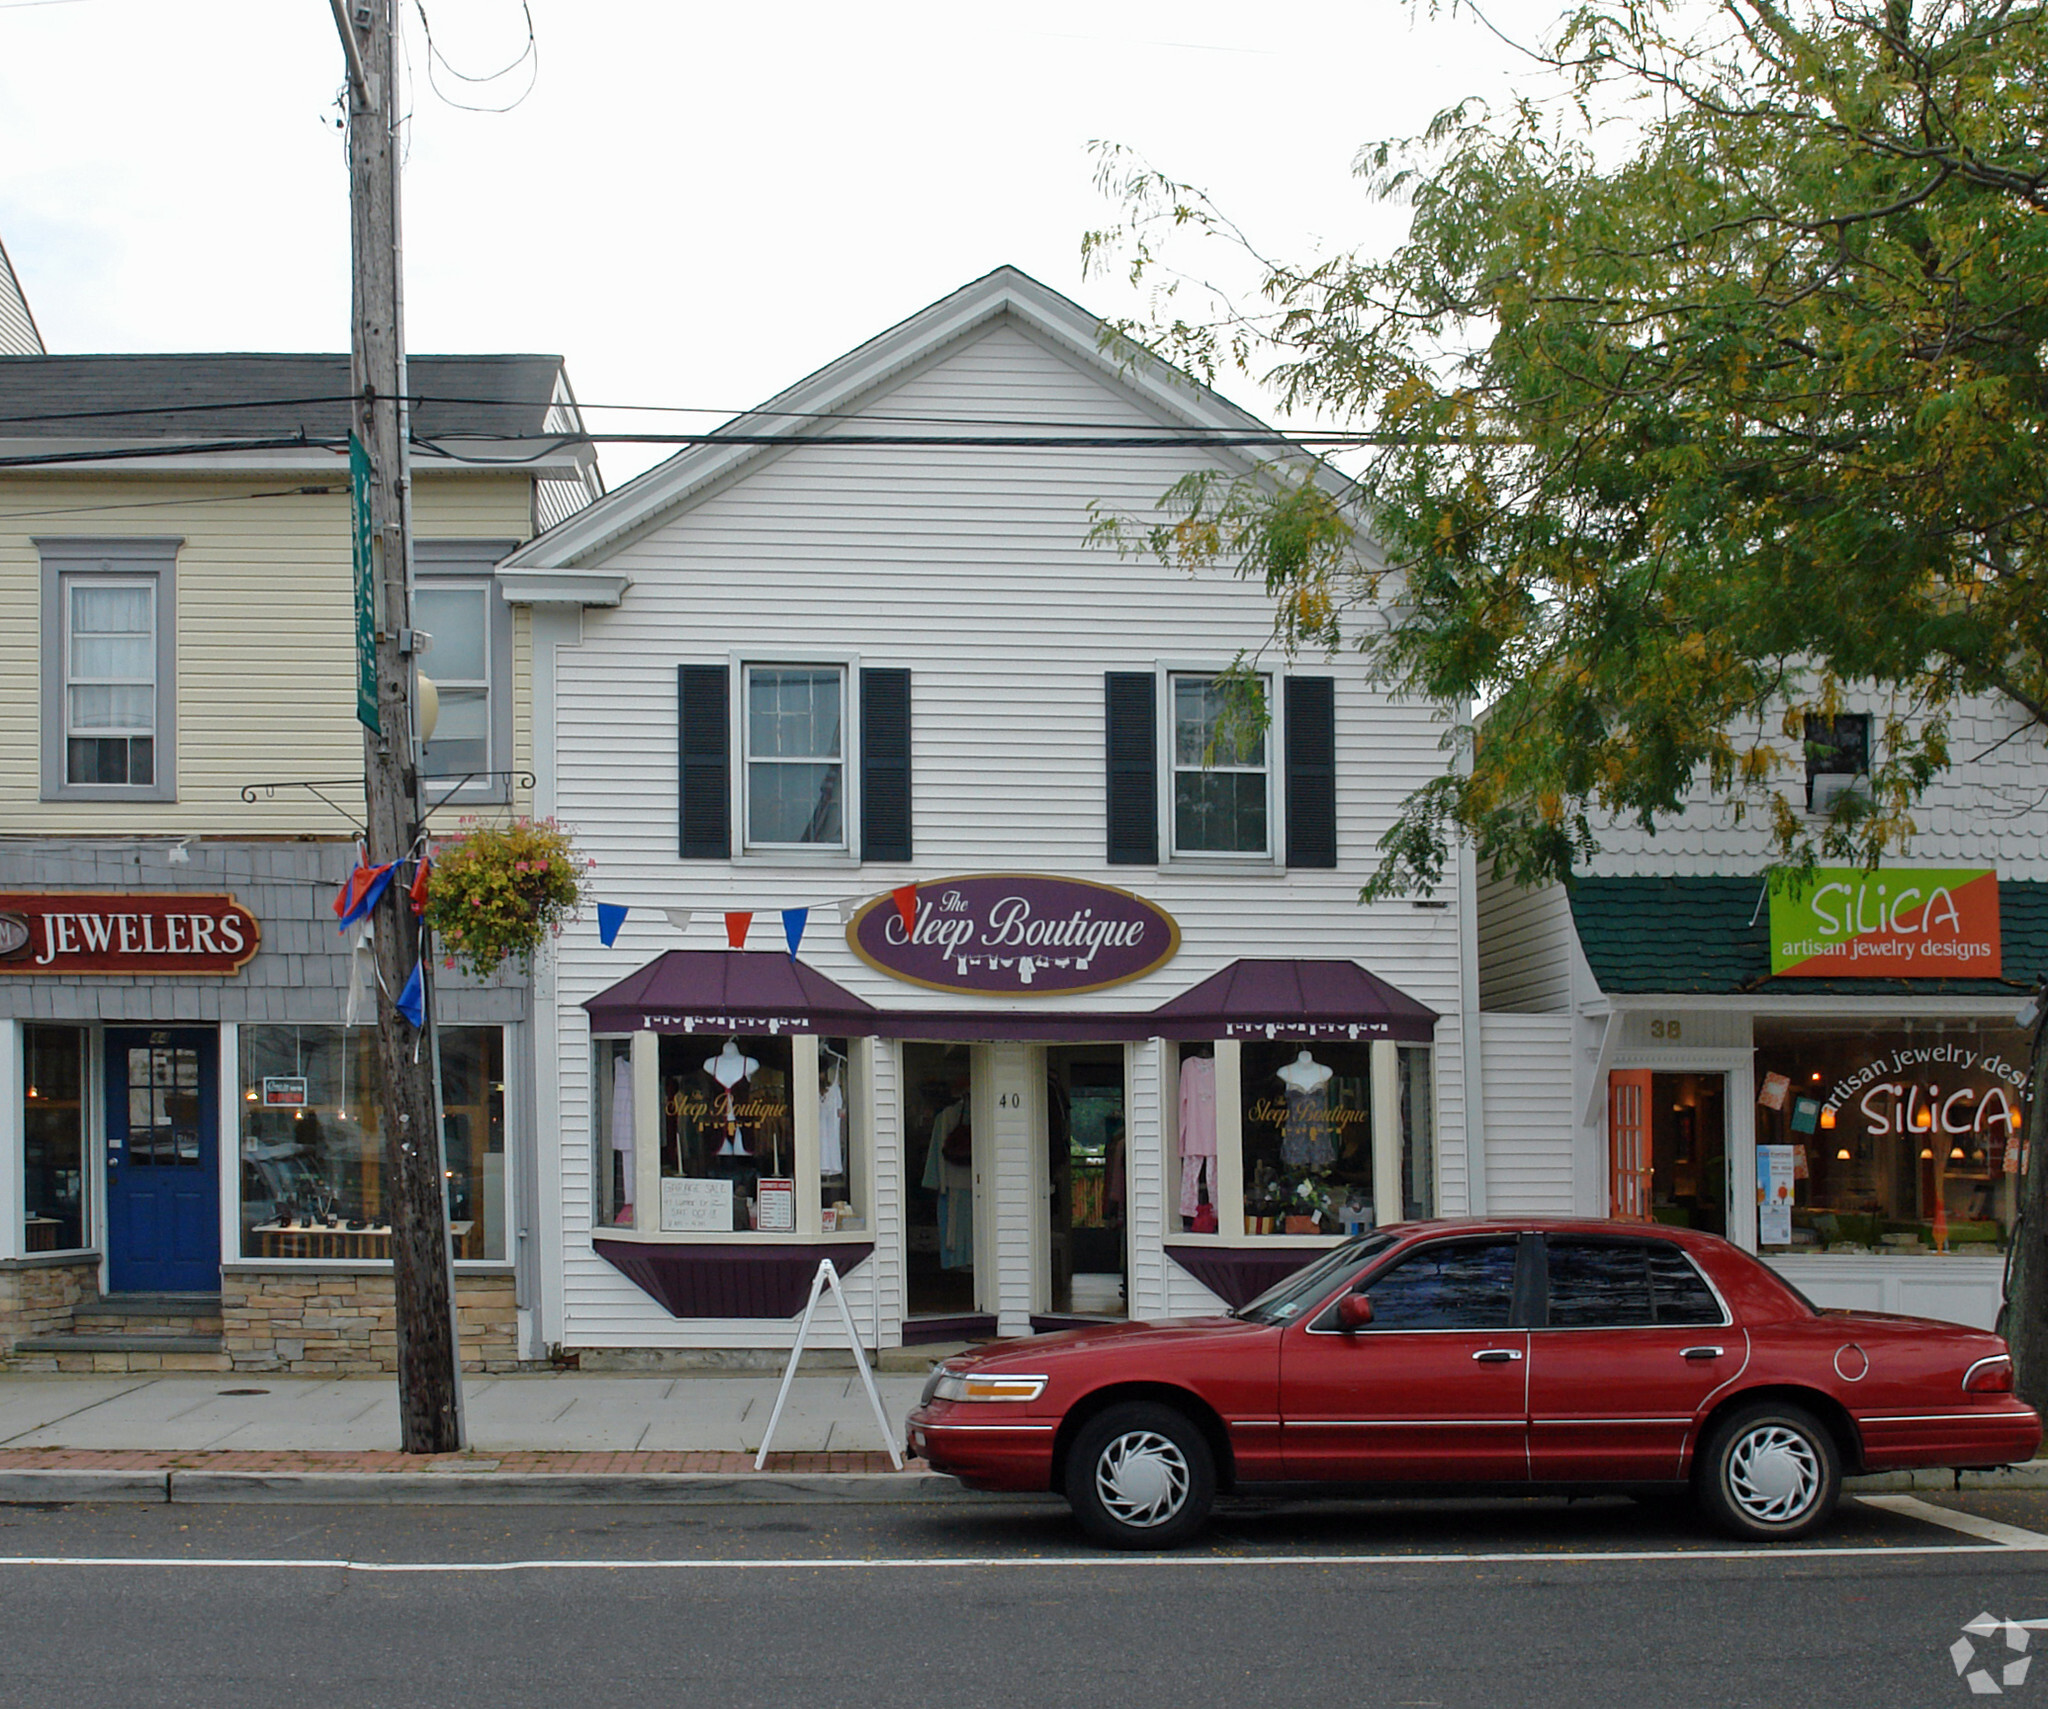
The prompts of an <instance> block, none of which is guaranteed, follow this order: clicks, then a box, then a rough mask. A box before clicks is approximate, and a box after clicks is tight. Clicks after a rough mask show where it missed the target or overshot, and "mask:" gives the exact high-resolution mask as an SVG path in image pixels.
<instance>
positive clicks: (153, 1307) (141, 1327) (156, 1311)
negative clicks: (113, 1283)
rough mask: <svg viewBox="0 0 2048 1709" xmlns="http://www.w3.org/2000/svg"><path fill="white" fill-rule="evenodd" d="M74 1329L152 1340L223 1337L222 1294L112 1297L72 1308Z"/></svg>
mask: <svg viewBox="0 0 2048 1709" xmlns="http://www.w3.org/2000/svg"><path fill="white" fill-rule="evenodd" d="M71 1322H72V1327H73V1328H74V1329H75V1330H77V1331H78V1332H80V1333H82V1334H86V1335H147V1336H150V1337H152V1338H159V1339H160V1338H166V1337H174V1336H192V1335H210V1336H213V1337H215V1338H216V1339H218V1337H219V1335H220V1333H221V1321H220V1295H219V1294H109V1295H107V1296H106V1297H105V1298H103V1299H96V1300H88V1301H86V1302H85V1303H84V1304H82V1305H76V1306H73V1307H72V1308H71Z"/></svg>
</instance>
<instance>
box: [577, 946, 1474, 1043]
mask: <svg viewBox="0 0 2048 1709" xmlns="http://www.w3.org/2000/svg"><path fill="white" fill-rule="evenodd" d="M583 1007H584V1008H585V1009H586V1010H588V1011H589V1014H590V1030H591V1031H592V1032H594V1033H632V1032H658V1033H741V1034H747V1033H752V1034H762V1033H768V1034H774V1033H822V1034H825V1035H827V1036H831V1037H862V1036H866V1037H873V1038H913V1039H932V1040H939V1041H951V1040H955V1039H961V1040H970V1041H976V1042H980V1041H996V1040H1022V1041H1026V1042H1045V1043H1058V1042H1072V1043H1088V1042H1096V1041H1100V1042H1105V1043H1107V1042H1119V1041H1134V1040H1139V1039H1148V1038H1167V1039H1221V1038H1234V1039H1261V1038H1273V1039H1303V1040H1318V1041H1338V1040H1344V1039H1364V1040H1369V1039H1394V1040H1398V1041H1399V1042H1401V1043H1403V1044H1427V1043H1429V1041H1430V1036H1431V1032H1432V1030H1433V1029H1434V1027H1435V1024H1436V1012H1435V1011H1434V1010H1433V1009H1429V1008H1426V1007H1425V1006H1424V1005H1422V1004H1421V1003H1418V1002H1416V1001H1415V999H1414V998H1412V997H1410V996H1407V995H1406V994H1405V993H1403V992H1401V991H1399V990H1396V989H1395V988H1394V987H1393V986H1392V985H1389V984H1388V983H1387V982H1386V981H1385V980H1384V979H1379V978H1375V977H1374V976H1373V975H1372V974H1370V973H1368V972H1366V971H1365V969H1364V968H1362V967H1360V966H1359V965H1358V964H1357V963H1356V962H1353V961H1277V960H1276V961H1260V960H1253V959H1249V958H1248V959H1245V960H1242V961H1233V962H1232V963H1231V964H1230V965H1229V966H1228V967H1226V968H1224V969H1223V970H1222V972H1220V973H1216V974H1212V975H1211V976H1210V977H1209V978H1207V979H1205V980H1203V981H1202V982H1201V984H1199V985H1197V986H1195V987H1193V988H1192V989H1191V990H1187V991H1183V992H1182V993H1181V994H1180V995H1179V996H1178V997H1175V998H1172V999H1171V1000H1169V1001H1168V1002H1165V1003H1162V1004H1161V1005H1160V1006H1159V1007H1158V1008H1156V1009H1124V1010H1107V1011H1105V1010H1083V1009H1072V1008H1064V1007H1060V1006H1057V1005H1055V1006H1050V1007H1043V1008H1040V1007H1032V1008H1021V1007H1017V1006H1006V1007H1002V1008H997V1007H994V1006H993V1005H991V1006H990V1007H987V1008H959V1009H878V1008H876V1007H875V1006H874V1005H873V1004H871V1003H869V1002H867V1001H866V1000H865V999H863V998H860V997H856V996H855V995H854V994H853V993H852V992H851V991H849V990H847V989H846V988H845V987H844V986H843V985H840V984H837V983H835V982H834V981H833V980H830V979H827V978H826V977H825V975H824V974H822V973H820V972H818V971H817V970H816V969H815V968H811V967H807V966H805V965H804V964H803V963H802V962H800V961H794V960H792V959H791V958H790V957H788V956H786V955H783V954H780V953H779V952H776V951H773V950H719V949H672V950H670V951H669V952H668V953H667V954H666V955H663V956H660V957H657V958H656V959H655V960H653V961H650V962H649V963H648V964H647V965H646V966H645V967H643V968H641V969H640V970H639V971H638V972H637V973H630V974H628V975H627V976H626V977H625V978H624V979H621V980H620V981H619V982H618V984H616V985H614V986H612V987H610V988H609V989H608V990H604V991H600V992H599V993H598V994H597V995H596V996H595V997H592V998H590V999H588V1000H587V1001H586V1002H585V1003H584V1005H583Z"/></svg>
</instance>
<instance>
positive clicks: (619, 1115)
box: [612, 1058, 634, 1227]
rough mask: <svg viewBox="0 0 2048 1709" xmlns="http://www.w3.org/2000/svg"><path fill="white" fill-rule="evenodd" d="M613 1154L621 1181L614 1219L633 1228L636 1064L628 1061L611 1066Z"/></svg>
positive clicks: (619, 1060) (615, 1061)
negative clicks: (634, 1065)
mask: <svg viewBox="0 0 2048 1709" xmlns="http://www.w3.org/2000/svg"><path fill="white" fill-rule="evenodd" d="M612 1155H613V1156H614V1157H615V1158H617V1159H618V1180H617V1182H616V1183H615V1184H614V1190H615V1191H616V1193H617V1195H618V1200H619V1206H618V1209H617V1211H616V1212H614V1214H613V1217H612V1220H613V1221H614V1222H615V1223H618V1224H621V1225H622V1226H627V1227H630V1226H631V1225H632V1221H633V1186H634V1180H633V1065H632V1062H631V1060H630V1059H627V1058H614V1060H613V1063H612Z"/></svg>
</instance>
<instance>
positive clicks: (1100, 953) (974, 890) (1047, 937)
mask: <svg viewBox="0 0 2048 1709" xmlns="http://www.w3.org/2000/svg"><path fill="white" fill-rule="evenodd" d="M846 941H847V943H848V944H849V945H850V946H851V947H852V949H853V953H854V954H855V955H857V956H859V957H860V958H861V960H862V961H864V962H866V963H867V964H868V965H869V966H870V967H872V968H875V969H876V970H877V971H879V972H882V973H886V974H888V975H889V977H890V978H892V979H900V980H902V981H903V982H904V983H905V984H908V985H923V986H926V987H928V988H929V989H931V990H934V991H958V992H962V993H965V994H969V995H973V996H978V997H992V996H1001V997H1064V996H1070V995H1072V994H1074V993H1076V992H1081V991H1101V990H1104V989H1105V988H1107V987H1109V986H1111V985H1124V984H1128V983H1129V982H1130V981H1131V980H1133V979H1142V978H1143V977H1144V976H1145V975H1146V974H1148V973H1150V972H1151V971H1152V970H1153V969H1154V968H1157V967H1160V966H1163V965H1164V964H1165V963H1166V962H1168V961H1170V960H1172V959H1173V957H1174V955H1175V954H1177V953H1178V952H1179V949H1180V927H1179V925H1177V924H1176V923H1175V921H1174V918H1173V916H1172V915H1171V914H1169V913H1167V912H1166V911H1165V910H1164V909H1163V908H1157V907H1154V906H1153V905H1152V904H1151V903H1150V902H1147V901H1146V900H1145V899H1144V898H1143V897H1142V896H1134V895H1132V894H1131V892H1130V891H1128V890H1119V889H1117V888H1116V887H1115V886H1114V885H1109V884H1092V883H1090V882H1088V881H1087V880H1086V879H1079V878H1057V877H1053V876H1050V875H1048V874H1045V873H1033V872H977V873H968V874H965V875H963V876H961V877H958V878H935V879H931V880H929V881H927V882H925V883H922V884H920V885H918V886H917V907H916V921H915V924H914V925H913V926H912V927H911V929H909V930H907V931H906V930H905V928H904V922H903V913H902V910H901V909H900V908H899V907H898V906H897V903H896V898H895V897H894V895H888V896H879V897H877V898H876V899H875V900H874V901H872V902H870V903H868V905H867V906H866V907H864V908H862V909H861V911H860V912H859V913H858V914H856V915H855V916H854V917H853V920H852V923H851V924H849V925H848V926H847V928H846Z"/></svg>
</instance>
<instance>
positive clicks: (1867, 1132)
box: [1756, 1021, 2028, 1254]
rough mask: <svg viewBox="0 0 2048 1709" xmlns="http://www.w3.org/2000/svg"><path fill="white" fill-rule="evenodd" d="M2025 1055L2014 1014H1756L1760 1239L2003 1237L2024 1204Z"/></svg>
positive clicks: (1803, 1248) (1802, 1242)
mask: <svg viewBox="0 0 2048 1709" xmlns="http://www.w3.org/2000/svg"><path fill="white" fill-rule="evenodd" d="M2027 1062H2028V1043H2027V1038H2026V1035H2025V1034H2024V1033H2022V1032H2020V1031H2018V1030H2016V1029H2014V1028H2012V1027H2001V1026H1994V1025H1990V1024H1985V1023H1977V1022H1967V1021H1950V1022H1946V1023H1940V1022H1933V1021H1922V1022H1918V1023H1901V1022H1896V1021H1894V1022H1890V1023H1881V1024H1878V1025H1872V1026H1852V1025H1846V1024H1845V1025H1839V1026H1828V1025H1823V1024H1819V1023H1815V1022H1810V1021H1801V1022H1788V1023H1783V1024H1778V1023H1769V1022H1762V1021H1759V1022H1758V1023H1757V1027H1756V1072H1757V1087H1758V1092H1757V1112H1756V1118H1757V1119H1756V1137H1757V1146H1758V1152H1757V1179H1758V1182H1759V1189H1758V1191H1759V1207H1758V1244H1759V1245H1760V1246H1761V1247H1762V1248H1763V1249H1764V1250H1765V1251H1767V1252H1849V1253H1856V1252H1895V1253H1923V1252H1937V1251H1947V1252H1958V1253H1972V1252H1975V1253H1984V1254H1990V1253H1995V1252H1999V1251H2002V1250H2004V1247H2005V1244H2006V1241H2007V1239H2008V1237H2009V1236H2010V1234H2011V1231H2012V1224H2013V1217H2014V1213H2015V1212H2016V1210H2017V1208H2018V1203H2019V1165H2020V1138H2021V1135H2022V1133H2023V1132H2024V1128H2025V1122H2026V1113H2025V1104H2026V1093H2027ZM1780 1148H1782V1149H1780ZM1774 1165H1775V1166H1776V1168H1777V1173H1776V1175H1775V1177H1774V1175H1773V1166H1774ZM1786 1186H1789V1188H1790V1192H1789V1205H1787V1204H1786V1203H1785V1200H1786V1197H1787V1195H1786V1194H1785V1193H1784V1188H1785V1187H1786ZM1787 1211H1789V1214H1786V1213H1787Z"/></svg>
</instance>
